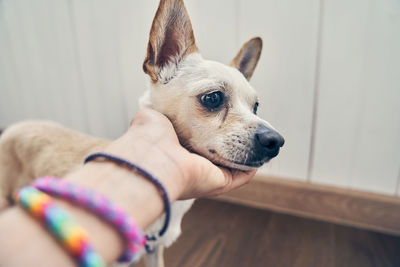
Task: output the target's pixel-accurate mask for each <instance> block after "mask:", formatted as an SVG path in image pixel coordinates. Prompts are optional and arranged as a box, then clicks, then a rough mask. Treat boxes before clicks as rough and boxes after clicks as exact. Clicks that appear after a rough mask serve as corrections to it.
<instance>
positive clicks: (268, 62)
mask: <svg viewBox="0 0 400 267" xmlns="http://www.w3.org/2000/svg"><path fill="white" fill-rule="evenodd" d="M238 3H239V6H238V14H239V18H238V22H237V23H238V28H239V33H238V34H239V41H240V42H241V43H243V42H245V41H246V40H248V39H249V38H251V37H254V36H261V37H262V38H263V41H264V47H263V52H262V55H261V59H260V62H259V64H258V66H257V69H256V71H255V73H254V76H253V78H252V81H251V83H252V84H253V85H254V87H255V89H256V90H257V91H258V93H259V95H260V107H259V115H260V116H261V117H262V118H264V119H266V120H267V121H269V122H271V124H272V125H274V127H276V128H277V129H278V130H279V131H280V132H281V133H282V135H283V136H284V137H285V140H286V143H285V146H284V147H283V148H282V150H281V153H280V155H279V156H278V157H277V158H276V159H274V160H272V162H271V163H270V164H268V165H266V166H265V167H264V168H263V169H262V171H263V172H264V173H268V174H270V175H278V176H283V177H290V178H295V179H299V180H306V179H307V172H308V155H309V149H310V140H311V125H312V109H313V96H314V79H315V68H316V66H315V62H316V59H315V57H316V49H317V33H318V17H319V1H318V0H307V1H291V0H282V1H274V0H267V1H265V0H250V1H249V0H240V1H238Z"/></svg>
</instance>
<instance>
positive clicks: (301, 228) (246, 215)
mask: <svg viewBox="0 0 400 267" xmlns="http://www.w3.org/2000/svg"><path fill="white" fill-rule="evenodd" d="M399 223H400V222H399ZM182 228H183V234H182V235H181V237H180V238H179V239H178V241H177V242H176V243H175V244H173V245H172V246H171V247H170V248H168V249H167V250H166V255H165V258H166V267H178V266H179V267H199V266H218V267H225V266H226V267H228V266H229V267H236V266H237V267H239V266H241V267H242V266H251V267H253V266H254V267H258V266H263V267H264V266H273V267H286V266H287V267H314V266H323V267H358V266H360V267H369V266H379V267H381V266H382V267H390V266H400V237H393V236H389V235H384V234H380V233H375V232H370V231H363V230H359V229H354V228H350V227H345V226H339V225H334V224H330V223H324V222H319V221H314V220H308V219H303V218H299V217H294V216H288V215H282V214H277V213H273V212H268V211H263V210H257V209H252V208H247V207H243V206H237V205H233V204H228V203H223V202H218V201H213V200H198V201H196V203H195V205H194V206H193V208H192V209H191V210H190V212H189V213H188V214H187V215H186V216H185V217H184V220H183V226H182ZM137 266H143V265H142V264H141V263H140V264H138V265H137Z"/></svg>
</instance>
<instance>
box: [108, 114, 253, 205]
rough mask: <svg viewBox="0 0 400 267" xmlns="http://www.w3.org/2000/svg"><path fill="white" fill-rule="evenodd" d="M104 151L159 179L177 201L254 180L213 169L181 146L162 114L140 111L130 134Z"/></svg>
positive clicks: (217, 168)
mask: <svg viewBox="0 0 400 267" xmlns="http://www.w3.org/2000/svg"><path fill="white" fill-rule="evenodd" d="M106 151H108V152H111V153H114V154H117V155H119V156H121V157H125V158H126V159H128V160H131V161H133V162H135V163H136V164H138V165H140V166H142V167H143V168H145V169H146V170H148V171H149V172H150V173H152V174H153V175H154V176H156V177H157V178H159V179H160V180H161V181H162V182H163V184H164V185H165V186H166V187H167V190H169V191H173V192H174V193H176V194H177V197H178V198H179V199H188V198H198V197H206V196H216V195H219V194H222V193H225V192H227V191H230V190H232V189H234V188H237V187H239V186H241V185H243V184H245V183H247V182H249V181H250V180H251V178H252V177H254V174H255V170H253V171H249V172H243V171H239V170H232V169H227V168H223V167H219V166H216V165H214V164H213V163H212V162H211V161H209V160H208V159H206V158H204V157H202V156H199V155H197V154H194V153H191V152H189V151H188V150H186V149H185V148H184V147H182V146H181V144H180V143H179V140H178V137H177V135H176V133H175V131H174V128H173V126H172V124H171V122H170V121H169V120H168V118H167V117H165V116H164V115H162V114H161V113H159V112H157V111H154V110H151V109H142V110H140V111H139V112H138V113H137V114H136V115H135V116H134V118H133V119H132V122H131V127H130V128H129V130H128V131H127V132H126V133H125V134H124V135H123V136H122V137H121V138H119V139H118V140H116V141H114V142H112V143H111V144H110V146H109V147H108V148H107V149H106Z"/></svg>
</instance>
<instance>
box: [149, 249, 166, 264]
mask: <svg viewBox="0 0 400 267" xmlns="http://www.w3.org/2000/svg"><path fill="white" fill-rule="evenodd" d="M145 262H146V266H147V267H165V264H164V246H161V245H159V246H156V247H154V252H153V253H150V254H146V255H145Z"/></svg>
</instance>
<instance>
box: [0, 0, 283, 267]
mask: <svg viewBox="0 0 400 267" xmlns="http://www.w3.org/2000/svg"><path fill="white" fill-rule="evenodd" d="M261 49H262V41H261V39H260V38H258V37H256V38H253V39H251V40H250V41H248V42H247V43H245V44H244V45H243V47H242V48H241V49H240V51H239V53H238V54H237V55H236V56H235V57H234V59H233V60H232V62H231V63H230V66H227V65H224V64H221V63H218V62H215V61H210V60H205V59H203V58H202V56H201V55H200V53H199V50H198V48H197V46H196V42H195V38H194V34H193V30H192V26H191V22H190V19H189V16H188V13H187V11H186V9H185V6H184V4H183V1H182V0H161V1H160V5H159V7H158V10H157V13H156V16H155V18H154V21H153V24H152V27H151V31H150V38H149V43H148V49H147V56H146V58H145V60H144V63H143V70H144V72H145V73H146V74H148V75H149V77H150V86H149V87H150V88H149V90H147V91H146V92H145V94H144V95H143V96H142V98H141V99H140V105H141V107H150V108H153V109H155V110H157V111H159V112H161V113H163V114H165V115H166V116H167V117H168V118H169V119H170V120H171V122H172V123H173V125H174V128H175V130H176V132H177V134H178V136H179V139H180V141H181V143H182V144H183V145H184V146H185V147H187V148H188V149H190V150H191V151H194V152H196V153H198V154H201V155H203V156H205V157H207V158H209V159H210V160H212V161H213V162H214V163H217V164H220V165H223V166H226V167H231V168H235V169H240V170H250V169H254V168H257V167H259V166H261V165H262V164H264V163H265V162H267V161H268V160H269V159H271V158H272V157H274V156H276V155H272V156H268V157H267V156H263V157H262V158H259V159H258V158H257V157H256V156H255V155H254V153H255V152H254V150H255V149H254V140H253V139H254V135H255V133H256V131H257V129H258V127H259V126H260V125H262V126H263V127H268V128H269V129H273V128H272V126H271V125H270V124H269V123H268V122H266V121H264V120H262V119H261V118H259V117H258V116H257V115H256V114H255V112H254V111H255V109H256V107H257V105H258V98H257V94H256V91H255V90H254V89H253V88H252V86H251V85H250V84H249V82H248V79H250V78H251V76H252V74H253V71H254V69H255V67H256V65H257V62H258V60H259V57H260V53H261ZM214 92H219V93H218V94H219V95H222V96H223V104H222V105H221V106H220V107H219V108H218V110H208V109H207V108H205V107H204V106H203V105H202V99H203V98H204V96H207V95H210V94H213V93H214ZM109 142H110V141H109V140H105V139H99V138H95V137H92V136H88V135H85V134H82V133H79V132H76V131H73V130H70V129H67V128H65V127H63V126H61V125H59V124H56V123H54V122H47V121H25V122H21V123H18V124H15V125H13V126H11V127H9V128H8V129H6V131H5V132H4V133H3V135H2V136H1V137H0V166H1V169H0V197H1V198H0V209H1V205H3V206H5V205H6V197H7V196H9V195H10V194H11V193H12V192H13V191H14V190H16V189H18V188H20V187H22V186H24V185H27V184H29V183H30V182H32V181H33V179H34V178H35V177H39V176H45V175H53V176H58V177H62V176H64V175H65V174H66V173H68V172H70V171H71V170H72V169H74V168H77V167H79V166H81V164H82V162H83V159H84V158H85V157H86V156H87V155H88V154H90V153H93V152H97V151H102V150H103V149H104V147H105V146H107V144H109ZM282 144H283V143H282ZM278 151H279V148H278ZM276 154H277V153H276ZM193 201H194V200H185V201H177V202H175V203H174V204H173V205H172V218H171V223H170V227H169V229H168V231H167V232H166V234H165V235H164V236H163V237H161V238H160V239H159V240H158V241H157V242H155V243H154V244H153V246H154V247H155V250H156V253H154V254H150V255H148V257H147V258H148V263H149V265H150V266H164V263H163V259H162V258H163V257H162V251H163V246H169V245H171V244H172V243H173V242H174V241H175V240H176V239H177V238H178V236H179V235H180V232H181V229H180V224H181V220H182V217H183V215H184V214H185V213H186V212H187V210H188V209H189V208H190V206H191V205H192V203H193ZM162 223H163V218H160V219H159V220H158V221H157V222H156V223H155V224H154V225H152V226H151V227H150V228H149V229H148V232H149V233H150V234H156V233H157V231H158V230H159V229H160V227H161V225H162Z"/></svg>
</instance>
